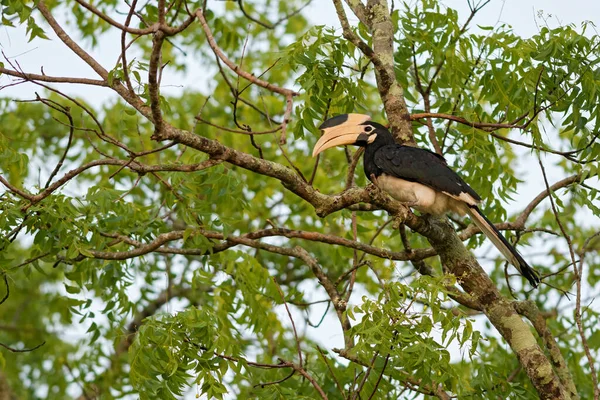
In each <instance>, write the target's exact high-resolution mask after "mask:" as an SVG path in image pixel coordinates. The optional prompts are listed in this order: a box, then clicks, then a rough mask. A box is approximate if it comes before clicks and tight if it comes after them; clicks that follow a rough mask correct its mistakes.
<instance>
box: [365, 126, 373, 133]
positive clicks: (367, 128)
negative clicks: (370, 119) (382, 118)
mask: <svg viewBox="0 0 600 400" xmlns="http://www.w3.org/2000/svg"><path fill="white" fill-rule="evenodd" d="M372 130H373V127H372V126H365V132H367V133H368V132H371V131H372Z"/></svg>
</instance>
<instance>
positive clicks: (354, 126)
mask: <svg viewBox="0 0 600 400" xmlns="http://www.w3.org/2000/svg"><path fill="white" fill-rule="evenodd" d="M370 119H371V117H370V116H368V115H364V114H342V115H338V116H336V117H333V118H330V119H328V120H327V121H325V122H323V124H321V126H319V129H321V130H322V131H323V136H321V138H320V139H319V140H318V141H317V143H316V144H315V147H314V149H313V153H312V155H313V157H315V156H316V155H317V154H319V153H321V152H322V151H323V150H326V149H328V148H330V147H334V146H341V145H345V144H355V143H356V142H357V141H358V139H359V136H360V135H361V134H364V126H362V125H361V124H362V123H364V122H367V121H369V120H370Z"/></svg>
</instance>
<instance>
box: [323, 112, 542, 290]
mask: <svg viewBox="0 0 600 400" xmlns="http://www.w3.org/2000/svg"><path fill="white" fill-rule="evenodd" d="M319 129H321V130H322V131H323V136H321V138H320V139H319V140H318V141H317V144H316V145H315V148H314V150H313V157H314V156H316V155H317V154H319V153H320V152H322V151H323V150H325V149H328V148H330V147H334V146H340V145H355V146H361V147H364V148H365V154H364V157H363V161H364V170H365V174H366V175H367V178H369V180H371V181H372V182H373V183H374V184H375V185H377V186H378V187H379V188H380V189H383V190H384V191H385V192H387V193H389V194H390V195H391V196H392V197H393V198H395V199H396V200H399V201H400V202H402V203H404V204H406V205H408V206H410V207H413V208H415V209H416V210H418V211H420V212H422V213H427V214H432V215H437V216H440V215H443V214H446V213H449V212H453V213H457V214H459V215H461V216H464V215H465V214H469V216H470V217H471V220H472V221H473V222H474V223H475V225H477V227H479V229H481V231H482V232H483V233H484V234H485V235H486V236H487V237H488V238H489V239H490V240H491V241H492V243H494V245H495V246H496V247H497V248H498V250H500V252H501V253H502V254H503V255H504V256H505V257H506V258H507V259H508V260H509V261H510V263H511V264H513V265H514V266H515V267H516V268H517V269H518V270H519V272H520V273H521V275H523V276H524V277H525V278H527V280H528V281H529V283H531V285H532V286H534V287H537V285H538V283H539V282H540V276H539V274H538V273H537V272H536V271H535V270H534V269H533V268H531V267H530V266H529V264H527V262H526V261H525V260H524V259H523V257H521V255H520V254H519V253H518V252H517V250H516V249H515V248H514V247H513V246H512V245H511V244H510V243H509V242H508V240H506V238H505V237H504V236H503V235H502V234H501V233H500V232H499V231H498V229H496V227H495V226H494V224H492V223H491V222H490V220H488V219H487V218H486V217H485V215H483V213H482V212H481V210H479V208H478V207H477V204H478V203H479V202H481V197H479V195H478V194H477V193H476V192H475V191H474V190H473V189H472V188H471V187H470V186H469V185H467V183H466V182H465V181H464V180H462V178H461V177H460V176H459V175H458V174H457V173H456V172H454V171H453V170H451V169H450V168H449V167H448V165H447V164H446V160H445V159H444V157H442V156H440V155H438V154H436V153H433V152H431V151H429V150H425V149H420V148H416V147H411V146H403V145H400V144H397V143H395V142H394V137H393V136H392V134H391V133H390V131H388V130H387V129H386V128H385V127H384V126H383V125H381V124H378V123H376V122H372V121H371V117H370V116H368V115H363V114H342V115H338V116H336V117H333V118H330V119H328V120H327V121H325V122H324V123H323V124H322V125H321V126H320V127H319Z"/></svg>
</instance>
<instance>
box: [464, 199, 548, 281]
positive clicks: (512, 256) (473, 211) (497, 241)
mask: <svg viewBox="0 0 600 400" xmlns="http://www.w3.org/2000/svg"><path fill="white" fill-rule="evenodd" d="M467 213H468V214H469V216H470V217H471V220H472V221H473V222H474V223H475V225H477V227H478V228H479V229H481V231H482V232H483V234H484V235H485V236H487V237H488V238H489V239H490V240H491V241H492V243H493V244H494V246H496V248H497V249H498V250H500V252H501V253H502V255H504V257H506V259H507V260H508V261H510V263H511V264H512V265H514V266H515V268H517V269H518V270H519V272H520V273H521V275H523V276H524V277H525V278H526V279H527V280H528V281H529V283H530V284H531V286H533V287H537V286H538V284H539V283H540V275H539V273H538V272H537V271H536V270H534V269H533V268H531V267H530V266H529V264H527V262H526V261H525V260H524V259H523V257H522V256H521V255H520V254H519V252H518V251H517V249H515V248H514V247H513V246H512V245H511V244H510V243H509V242H508V240H506V238H505V237H504V235H503V234H502V233H500V231H499V230H498V229H496V226H495V225H494V224H493V223H492V222H491V221H490V220H489V219H487V217H486V216H485V215H483V213H482V212H481V210H479V207H477V206H470V207H469V208H468V210H467Z"/></svg>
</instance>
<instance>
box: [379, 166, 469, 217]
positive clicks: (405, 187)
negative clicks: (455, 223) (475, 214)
mask: <svg viewBox="0 0 600 400" xmlns="http://www.w3.org/2000/svg"><path fill="white" fill-rule="evenodd" d="M375 184H376V185H377V186H378V187H379V188H380V189H382V190H384V191H386V192H387V193H389V194H390V196H392V197H393V198H395V199H396V200H398V201H400V202H402V203H406V204H407V205H409V206H410V207H413V208H415V209H416V210H418V211H420V212H422V213H426V214H433V215H443V214H446V213H448V212H455V213H457V214H459V215H465V213H466V204H465V203H464V202H463V201H460V200H456V199H453V198H452V197H450V196H448V195H447V194H445V193H442V192H438V191H436V190H434V189H432V188H430V187H429V186H425V185H423V184H421V183H418V182H410V181H405V180H404V179H399V178H394V177H391V176H388V175H381V176H379V177H378V178H377V181H376V182H375Z"/></svg>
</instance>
